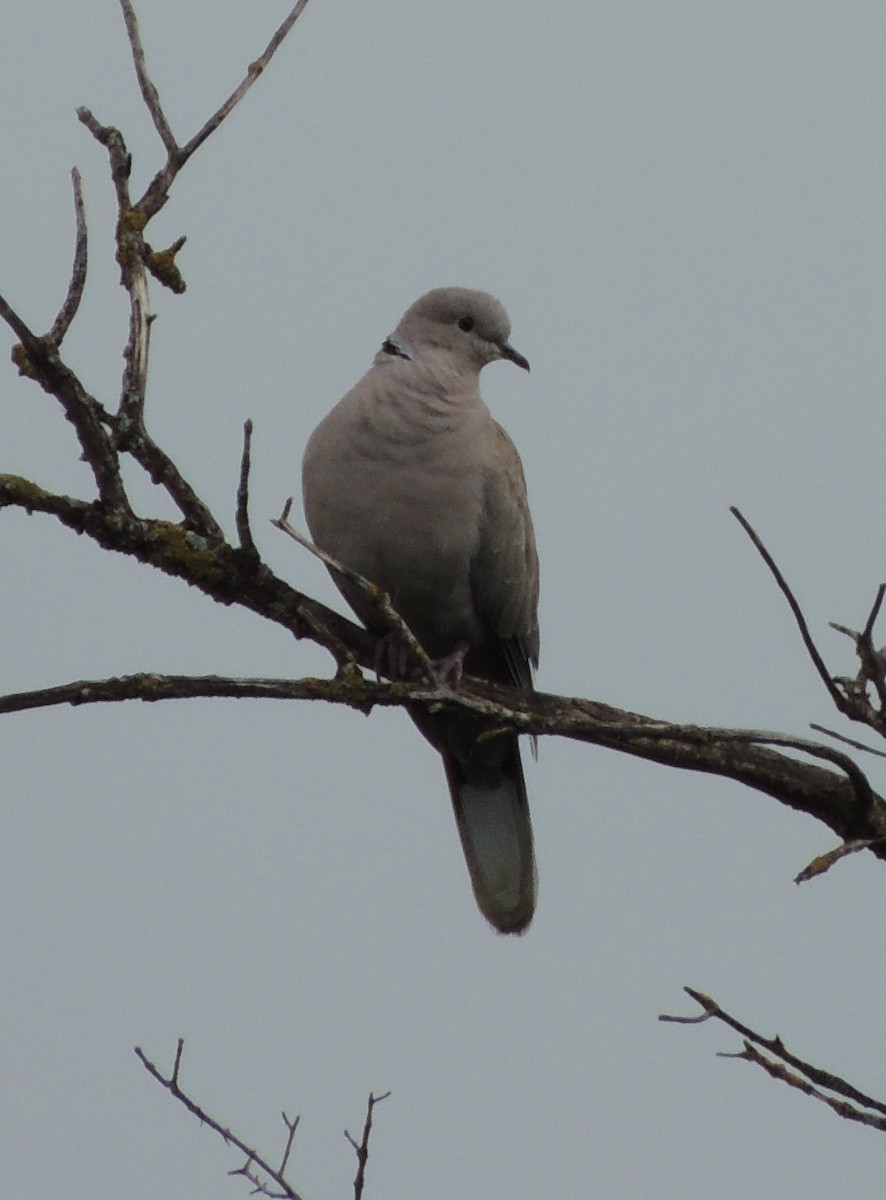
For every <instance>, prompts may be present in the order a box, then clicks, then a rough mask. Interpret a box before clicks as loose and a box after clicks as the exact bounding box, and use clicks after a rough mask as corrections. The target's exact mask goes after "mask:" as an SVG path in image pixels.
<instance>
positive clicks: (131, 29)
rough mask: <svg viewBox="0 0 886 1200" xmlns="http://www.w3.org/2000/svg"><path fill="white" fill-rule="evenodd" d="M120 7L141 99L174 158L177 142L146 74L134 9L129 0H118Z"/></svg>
mask: <svg viewBox="0 0 886 1200" xmlns="http://www.w3.org/2000/svg"><path fill="white" fill-rule="evenodd" d="M120 7H121V8H122V9H123V20H124V21H125V22H126V34H127V36H128V38H129V45H130V47H131V48H132V61H133V63H134V65H135V74H136V78H137V79H138V86H139V88H140V89H141V94H142V99H143V100H144V102H145V105H146V107H147V110H148V112H149V113H150V114H151V120H152V121H153V122H154V128H155V129H156V130H157V132H158V133H159V135H160V140H161V141H162V142H163V145H164V146H165V147H166V150H167V153H168V154H169V156H170V157H171V158H174V157H175V156H176V155H177V154H178V143H177V142H176V140H175V137H174V135H173V132H172V130H171V129H170V127H169V122H168V121H167V120H166V114H165V113H164V111H163V106H162V105H161V103H160V96H159V94H158V92H157V89H156V87H154V84H153V82H152V80H151V79H150V77H149V76H148V69H147V66H146V65H145V51H144V47H143V46H142V40H141V34H140V33H139V29H138V20H137V19H136V15H135V11H134V9H133V7H132V5H131V4H130V2H129V0H120Z"/></svg>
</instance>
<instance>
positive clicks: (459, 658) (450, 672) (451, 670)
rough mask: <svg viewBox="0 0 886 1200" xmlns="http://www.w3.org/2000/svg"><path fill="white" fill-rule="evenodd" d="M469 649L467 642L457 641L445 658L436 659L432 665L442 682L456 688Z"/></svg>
mask: <svg viewBox="0 0 886 1200" xmlns="http://www.w3.org/2000/svg"><path fill="white" fill-rule="evenodd" d="M469 649H470V647H469V646H468V643H467V642H458V643H456V646H455V649H454V650H451V651H450V653H449V654H447V655H446V657H445V658H438V659H437V661H436V662H435V663H434V666H435V667H436V668H437V674H438V675H439V676H440V680H441V682H442V683H446V684H448V685H449V686H450V687H451V688H454V689H455V690H458V687H459V685H460V684H461V680H462V676H463V675H464V673H465V655H466V654H467V652H468V650H469Z"/></svg>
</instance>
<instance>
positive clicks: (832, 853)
mask: <svg viewBox="0 0 886 1200" xmlns="http://www.w3.org/2000/svg"><path fill="white" fill-rule="evenodd" d="M884 840H886V839H884V838H851V839H849V840H848V841H845V842H843V843H842V844H841V845H839V846H837V847H835V848H834V849H833V850H828V851H827V852H826V853H825V854H819V855H818V856H817V857H816V858H813V860H812V862H811V863H809V865H808V866H805V867H804V868H803V870H802V871H801V872H800V873H799V875H796V876H795V877H794V883H806V882H808V880H810V879H815V878H816V877H817V876H819V875H824V873H825V871H829V870H830V869H831V867H832V866H833V865H834V863H836V862H839V861H840V859H841V858H846V856H847V855H848V854H857V853H858V852H859V850H870V849H871V847H872V846H876V845H878V844H882V843H883V841H884Z"/></svg>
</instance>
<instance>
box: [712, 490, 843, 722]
mask: <svg viewBox="0 0 886 1200" xmlns="http://www.w3.org/2000/svg"><path fill="white" fill-rule="evenodd" d="M729 511H730V512H731V513H732V515H733V516H734V517H735V519H736V520H737V521H738V522H739V524H740V525H741V527H742V528H743V529H744V531H745V533H746V534H747V535H748V537H749V538H750V539H751V541H752V542H753V543H754V545H755V546H756V548H757V551H758V552H759V554H760V557H761V558H762V559H763V561H764V562H765V564H766V566H767V567H768V568H769V570H770V571H771V572H772V576H773V578H774V579H775V582H776V583H777V584H778V586H779V587H780V588H781V590H782V593H783V594H784V597H785V599H786V600H787V602H788V605H789V606H790V609H791V612H792V613H793V614H794V620H795V621H796V622H797V628H798V629H799V630H800V636H801V637H802V638H803V644H804V645H805V647H806V649H807V651H808V653H809V657H810V658H811V659H812V662H813V663H814V665H815V669H816V671H818V674H819V676H820V677H821V680H822V682H823V683H824V685H825V687H826V688H827V689H828V692H829V693H830V697H831V699H832V700H833V702H834V704H835V705H836V706H837V708H838V709H839V710H840V712H845V711H846V697H845V696H844V695H843V693H842V692H841V691H840V689H839V688H838V687H837V686H836V684H835V683H834V681H833V679H832V678H831V675H830V672H829V671H828V669H827V667H826V666H825V662H824V659H823V658H822V657H821V655H820V654H819V652H818V647H817V646H816V645H815V642H814V641H813V640H812V634H811V633H810V632H809V626H808V625H807V623H806V618H805V617H804V616H803V610H802V609H801V608H800V605H799V604H798V603H797V600H796V597H795V596H794V593H793V592H792V591H791V589H790V587H789V586H788V583H787V580H786V579H785V577H784V576H783V575H782V573H781V571H780V570H779V569H778V567H777V566H776V563H775V559H774V558H773V557H772V555H771V554H770V553H769V551H768V550H767V549H766V547H765V546H764V545H763V543H762V541H761V540H760V538H759V537H758V536H757V534H756V532H755V531H754V529H753V527H752V526H751V524H750V522H749V521H747V520H746V519H745V517H744V516H743V515H742V513H741V512H740V510H739V509H737V508H736V507H735V505H732V506H731V507H730V509H729Z"/></svg>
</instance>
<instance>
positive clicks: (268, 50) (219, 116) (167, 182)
mask: <svg viewBox="0 0 886 1200" xmlns="http://www.w3.org/2000/svg"><path fill="white" fill-rule="evenodd" d="M122 2H123V0H121V3H122ZM307 3H308V0H298V3H297V4H296V5H295V6H294V7H293V9H292V10H291V12H290V13H289V15H288V16H287V17H286V18H285V19H284V20H283V22H282V23H281V24H280V26H279V27H278V28H277V30H276V31H275V33H274V35H273V36H272V38H271V40H270V41H269V42H268V44H267V46H266V47H265V49H264V51H263V52H262V54H260V55H259V57H258V58H257V59H255V61H254V62H251V63H250V64H249V67H248V69H247V71H246V75H245V77H244V78H243V79H242V80H241V82H240V83H239V84H238V85H237V87H236V88H234V90H233V92H231V94H230V96H228V98H227V100H225V102H224V103H223V104H222V105H220V106H219V108H217V109H216V111H215V112H214V113H213V114H212V116H211V117H210V118H209V120H208V121H206V123H205V124H204V125H203V127H202V128H201V129H199V130H198V131H197V132H196V133H195V134H194V136H193V137H192V138H191V139H190V140H189V141H188V142H186V143H185V145H184V146H180V147H179V146H176V149H175V152H174V153H172V152H170V153H169V157H168V158H167V161H166V163H165V165H164V166H163V167H161V169H160V170H159V171H158V172H157V174H156V175H155V176H154V178H153V179H152V180H151V182H150V184H149V185H148V188H147V190H146V191H145V194H144V195H143V196H142V198H141V199H140V200H139V202H138V204H137V208H138V209H139V211H140V212H142V213H144V215H145V217H146V218H147V219H150V218H151V217H152V216H154V214H155V213H157V212H158V211H159V210H160V209H161V208H162V207H163V205H164V204H165V203H166V200H167V198H168V194H169V188H170V186H171V184H172V182H173V180H174V179H175V177H176V175H177V174H178V172H179V171H180V170H181V168H182V167H183V166H184V165H185V163H186V162H187V161H188V159H189V158H190V157H191V155H192V154H193V153H194V152H195V151H196V150H199V149H200V147H201V146H202V145H203V143H204V142H205V141H206V139H207V138H208V137H210V136H211V135H212V134H213V133H214V132H215V131H216V129H218V127H219V125H221V123H222V122H223V121H224V120H225V118H226V117H228V116H230V114H231V112H232V111H233V110H234V108H236V106H237V105H238V104H239V103H240V101H241V100H242V99H243V97H244V96H245V95H246V93H247V92H248V91H249V89H250V88H251V87H252V85H253V84H254V83H255V81H256V79H258V77H259V75H261V73H262V72H263V71H264V70H265V68H266V67H267V65H268V63H269V62H270V61H271V59H272V58H273V56H274V54H275V53H276V51H277V49H278V47H279V46H280V44H281V42H282V41H283V39H284V38H285V37H286V35H287V34H288V33H289V31H290V29H291V28H292V26H293V25H294V24H295V22H296V21H297V20H298V18H299V17H300V16H301V14H302V13H303V12H304V10H305V8H306V6H307ZM158 104H159V101H158ZM152 116H153V113H152ZM170 136H171V135H170Z"/></svg>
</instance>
